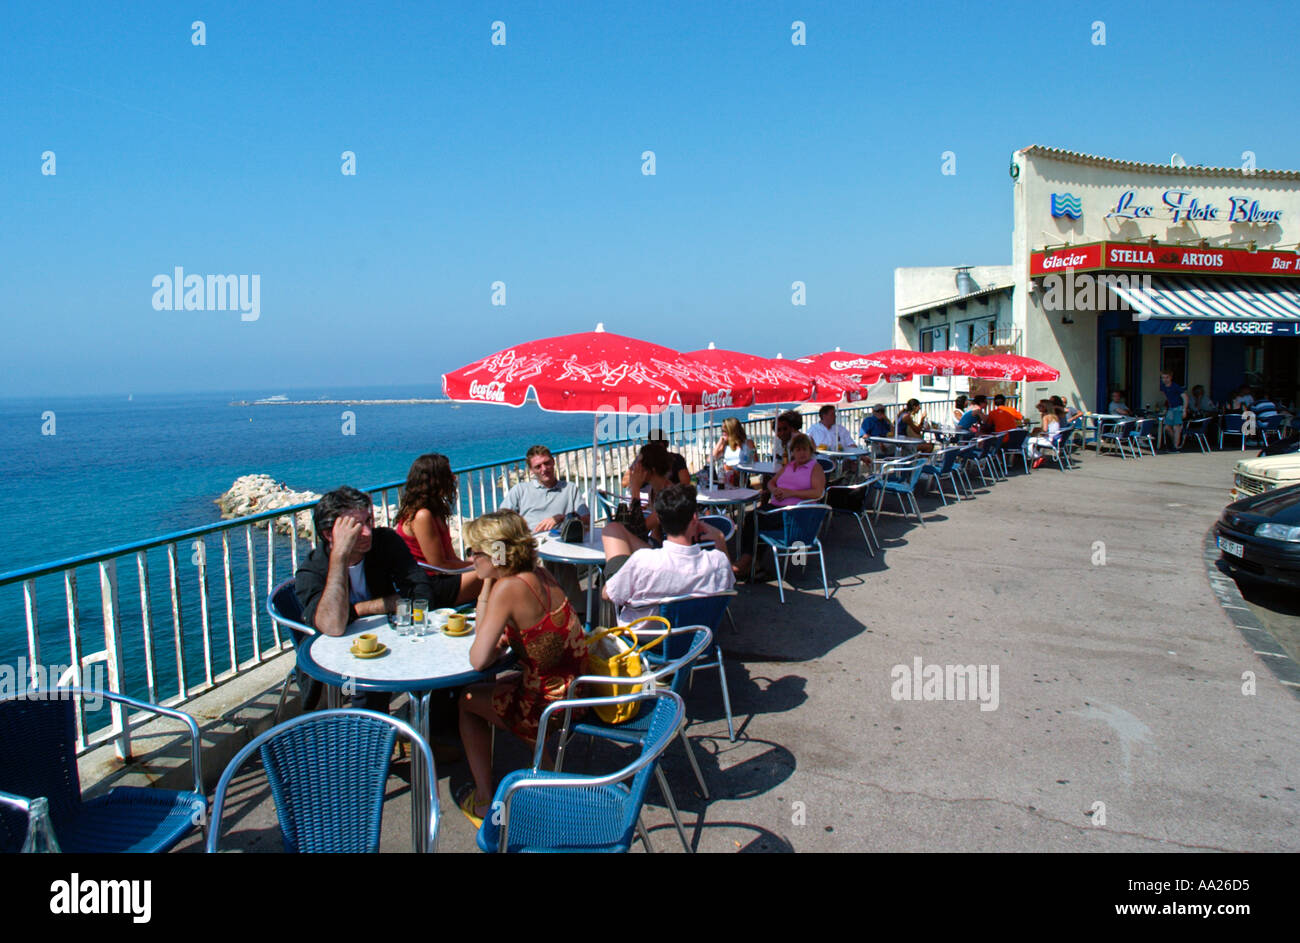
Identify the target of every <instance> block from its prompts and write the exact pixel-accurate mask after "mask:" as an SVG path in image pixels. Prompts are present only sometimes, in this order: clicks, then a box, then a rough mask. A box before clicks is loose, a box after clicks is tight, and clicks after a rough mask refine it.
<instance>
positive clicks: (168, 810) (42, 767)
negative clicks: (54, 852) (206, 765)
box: [0, 688, 208, 854]
mask: <svg viewBox="0 0 1300 943" xmlns="http://www.w3.org/2000/svg"><path fill="white" fill-rule="evenodd" d="M82 697H85V698H91V699H96V698H101V697H102V698H104V699H105V700H109V701H114V702H116V703H120V704H125V705H127V706H129V707H131V708H133V709H134V710H137V711H148V712H150V713H154V714H161V715H163V716H165V717H171V718H173V719H175V720H179V721H181V722H182V723H183V724H185V726H186V728H187V731H188V734H189V740H190V764H191V765H192V767H193V772H194V788H193V790H190V791H178V790H171V789H154V788H151V787H139V786H117V787H116V788H114V789H111V790H110V791H109V792H108V794H107V795H103V796H99V797H97V798H95V799H89V800H85V801H83V800H82V798H81V777H80V775H79V773H78V771H77V733H76V717H75V712H74V708H75V704H74V700H75V699H76V698H82ZM199 743H200V741H199V728H198V725H197V724H196V723H195V722H194V718H193V717H191V716H190V715H189V714H186V713H185V712H184V711H178V710H173V709H171V708H167V707H159V706H158V705H156V704H149V703H146V702H144V701H138V700H136V699H135V698H131V697H127V696H126V695H124V694H117V693H114V692H111V691H88V690H83V689H81V688H45V689H41V690H34V691H28V692H26V693H24V694H20V695H16V696H14V697H10V698H6V699H3V700H0V792H4V793H8V794H10V799H9V800H8V802H6V803H5V805H6V806H7V808H8V809H9V810H11V811H10V812H9V813H8V814H5V815H0V852H11V851H18V850H20V849H21V848H22V846H23V843H24V840H25V838H26V834H27V823H26V822H24V823H23V825H22V828H21V829H19V828H18V827H16V819H17V816H15V815H13V810H16V809H17V807H18V805H19V804H21V803H22V802H23V801H25V800H33V799H37V798H45V799H46V800H48V806H49V821H50V823H51V825H52V826H53V832H54V836H55V839H56V841H57V844H58V847H59V848H61V849H62V850H63V851H64V852H71V853H77V854H101V853H107V852H163V851H170V850H171V849H172V848H174V847H175V846H176V844H177V843H178V842H180V840H181V839H183V838H184V837H185V836H186V835H189V834H190V833H191V832H192V831H194V830H195V829H196V828H198V827H199V826H200V825H202V824H203V823H204V822H205V821H206V813H207V808H208V803H207V797H206V796H205V795H204V793H203V761H202V757H201V756H200V753H199ZM29 812H30V807H29Z"/></svg>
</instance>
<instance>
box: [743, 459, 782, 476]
mask: <svg viewBox="0 0 1300 943" xmlns="http://www.w3.org/2000/svg"><path fill="white" fill-rule="evenodd" d="M736 470H737V471H742V472H745V473H747V474H750V475H775V474H776V462H741V463H740V464H738V465H736Z"/></svg>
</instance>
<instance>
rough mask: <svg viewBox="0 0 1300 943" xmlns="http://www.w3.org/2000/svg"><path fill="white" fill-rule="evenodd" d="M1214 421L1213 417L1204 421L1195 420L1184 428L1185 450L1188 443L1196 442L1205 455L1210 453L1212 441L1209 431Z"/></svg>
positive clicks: (1206, 417) (1205, 418)
mask: <svg viewBox="0 0 1300 943" xmlns="http://www.w3.org/2000/svg"><path fill="white" fill-rule="evenodd" d="M1213 421H1214V417H1213V416H1205V417H1204V418H1202V419H1193V420H1192V421H1191V422H1189V423H1187V425H1185V426H1183V448H1187V443H1188V442H1194V443H1195V444H1196V446H1197V448H1199V449H1200V450H1201V451H1202V452H1203V453H1204V452H1208V451H1210V439H1209V435H1208V432H1207V430H1208V429H1209V428H1210V423H1211V422H1213Z"/></svg>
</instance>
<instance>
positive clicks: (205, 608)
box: [195, 532, 224, 687]
mask: <svg viewBox="0 0 1300 943" xmlns="http://www.w3.org/2000/svg"><path fill="white" fill-rule="evenodd" d="M223 533H224V532H223ZM195 544H196V545H197V546H196V547H195V551H196V553H195V557H196V562H197V564H198V568H199V621H200V622H201V623H202V624H203V625H202V629H203V673H204V675H205V677H206V681H207V685H208V687H211V686H212V612H211V609H210V607H209V604H208V545H207V543H206V542H205V541H204V540H203V539H202V538H199V539H198V540H196V541H195Z"/></svg>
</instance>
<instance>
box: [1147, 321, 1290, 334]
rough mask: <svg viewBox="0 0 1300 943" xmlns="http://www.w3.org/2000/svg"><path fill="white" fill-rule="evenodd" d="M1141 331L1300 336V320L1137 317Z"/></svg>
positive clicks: (1155, 332)
mask: <svg viewBox="0 0 1300 943" xmlns="http://www.w3.org/2000/svg"><path fill="white" fill-rule="evenodd" d="M1133 320H1134V323H1136V324H1137V327H1138V332H1139V333H1141V334H1162V335H1174V336H1185V335H1190V334H1196V335H1205V334H1208V335H1211V336H1213V337H1300V322H1296V321H1269V320H1264V319H1260V320H1245V319H1241V320H1233V319H1230V318H1195V319H1191V320H1183V321H1176V320H1172V319H1170V318H1150V319H1147V320H1138V319H1137V318H1134V319H1133Z"/></svg>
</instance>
